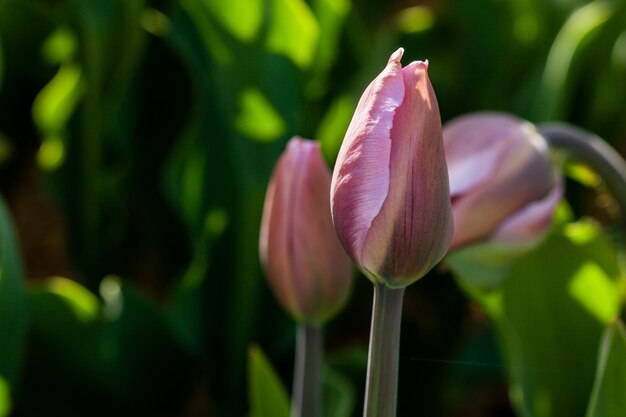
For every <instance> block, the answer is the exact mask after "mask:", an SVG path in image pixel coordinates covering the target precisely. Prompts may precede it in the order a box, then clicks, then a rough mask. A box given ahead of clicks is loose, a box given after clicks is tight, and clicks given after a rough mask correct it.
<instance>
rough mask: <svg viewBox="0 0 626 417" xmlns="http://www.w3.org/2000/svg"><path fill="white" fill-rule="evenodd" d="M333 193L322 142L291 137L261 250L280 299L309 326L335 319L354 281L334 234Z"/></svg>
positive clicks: (268, 204)
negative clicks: (331, 202) (330, 192)
mask: <svg viewBox="0 0 626 417" xmlns="http://www.w3.org/2000/svg"><path fill="white" fill-rule="evenodd" d="M329 191H330V170H329V169H328V166H327V165H326V162H325V161H324V159H323V158H322V155H321V152H320V149H319V143H317V142H314V141H310V140H305V139H301V138H298V137H295V138H293V139H292V140H291V141H289V144H288V145H287V149H286V151H285V152H284V153H283V154H282V155H281V157H280V158H279V160H278V162H277V164H276V168H275V169H274V173H273V174H272V179H271V181H270V184H269V186H268V191H267V194H266V198H265V205H264V208H263V219H262V222H261V232H260V242H259V249H260V255H261V260H262V262H263V265H264V267H265V269H266V271H267V276H268V279H269V281H270V283H271V284H272V288H273V289H274V291H275V293H276V296H277V298H278V300H279V301H280V302H281V304H282V305H283V307H284V308H285V309H286V310H287V311H288V312H290V313H291V314H292V315H293V316H294V317H295V318H296V319H298V320H301V321H306V322H310V323H321V322H323V321H325V320H326V319H328V318H329V317H330V316H332V315H334V314H335V313H336V312H337V311H338V310H339V309H340V308H341V307H342V306H343V304H344V303H345V301H346V300H347V297H348V295H349V292H350V286H351V281H352V280H351V275H352V265H351V263H350V259H349V258H348V257H347V256H346V254H345V252H344V251H343V249H342V247H341V244H340V242H339V240H338V239H337V236H336V234H335V231H334V229H333V225H332V220H331V216H330V210H329V207H328V199H329ZM323 202H326V204H321V205H320V203H323Z"/></svg>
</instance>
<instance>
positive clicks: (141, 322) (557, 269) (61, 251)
mask: <svg viewBox="0 0 626 417" xmlns="http://www.w3.org/2000/svg"><path fill="white" fill-rule="evenodd" d="M625 22H626V2H624V1H620V0H614V1H611V0H595V1H591V2H588V1H582V0H551V1H545V0H507V1H505V0H428V1H417V0H409V1H404V0H402V1H401V0H393V1H388V2H377V1H374V0H229V1H218V0H180V1H177V0H90V1H84V0H0V191H2V194H3V196H4V198H5V199H6V200H7V202H8V205H9V207H10V209H11V212H12V217H13V219H14V222H15V228H16V230H17V235H18V236H19V238H18V239H17V240H16V239H15V237H14V236H13V232H12V231H11V230H12V227H11V226H10V224H11V220H10V219H9V214H8V213H4V210H3V209H2V210H0V260H1V262H0V415H5V414H6V413H7V412H8V410H9V409H10V408H12V409H13V410H14V413H15V415H17V416H39V415H50V416H55V415H63V416H74V415H76V416H78V415H81V416H82V415H111V414H115V415H120V416H125V415H138V414H139V415H164V416H165V415H168V416H187V415H209V416H213V415H218V416H243V415H247V413H253V415H254V412H255V411H254V410H252V409H251V408H250V407H252V406H253V405H254V404H250V403H249V402H248V401H247V400H246V398H248V396H247V395H246V387H247V382H248V381H247V377H246V375H247V373H246V369H247V357H248V349H249V346H250V344H251V343H253V342H254V343H257V344H258V345H259V346H261V347H262V349H263V351H265V352H266V354H267V355H268V358H269V362H271V363H272V364H273V365H274V366H275V367H276V370H277V372H278V373H277V375H278V377H279V378H280V379H281V380H282V383H283V384H284V385H285V386H289V382H290V378H291V366H292V359H293V344H294V341H293V336H294V329H293V323H292V322H291V321H290V320H289V319H288V317H287V316H286V315H285V314H284V313H282V312H281V311H280V309H279V307H278V306H277V304H276V303H275V301H274V300H273V298H272V297H271V295H270V293H269V290H268V288H267V286H266V284H265V281H264V278H263V274H262V272H261V271H260V268H259V263H258V250H257V242H258V229H259V222H260V216H261V209H262V201H263V196H264V193H265V187H266V185H267V181H268V178H269V176H270V174H271V170H272V167H273V165H274V162H275V160H276V158H277V156H278V154H279V153H280V152H281V151H282V149H283V147H284V144H285V142H286V140H287V139H288V138H290V137H291V136H293V135H301V136H303V137H309V138H318V139H320V140H321V142H322V147H323V150H324V154H325V156H326V157H327V159H328V161H329V162H332V161H333V160H334V158H335V156H336V154H337V151H338V149H339V146H340V144H341V140H342V138H343V134H344V132H345V130H346V127H347V125H348V123H349V121H350V118H351V116H352V112H353V109H354V107H355V105H356V102H357V100H358V98H359V96H360V94H361V93H362V91H363V89H364V87H365V86H366V85H367V83H368V82H369V81H370V80H371V79H372V78H373V77H374V76H375V75H376V74H377V73H378V72H379V71H380V69H381V68H382V67H383V65H384V63H385V62H386V61H387V58H388V56H389V54H390V53H391V52H392V51H393V50H394V49H395V48H397V47H399V46H403V47H404V48H405V50H406V53H405V56H406V58H407V60H413V59H429V61H430V67H429V68H430V77H431V80H432V83H433V85H434V88H435V91H436V92H437V96H438V101H439V106H440V109H441V113H442V120H443V121H444V122H445V121H446V120H449V119H450V118H452V117H453V116H456V115H458V114H462V113H466V112H470V111H477V110H485V109H490V110H499V111H507V112H512V113H515V114H517V115H519V116H521V117H525V118H528V119H529V120H531V121H533V122H539V121H544V120H552V119H560V120H565V121H569V122H572V123H574V124H577V125H580V126H582V127H584V128H586V129H588V130H590V131H593V132H595V133H597V134H599V135H601V136H602V137H604V138H605V139H606V140H607V141H609V142H610V143H611V144H612V145H613V146H614V147H616V148H617V149H618V150H620V151H621V152H622V153H623V152H624V151H625V150H626V141H625V140H624V138H625V137H626V118H624V117H623V109H624V108H626V23H625ZM568 185H569V189H568V199H569V201H570V203H571V205H572V207H573V209H574V212H575V213H576V215H577V216H578V215H581V214H591V215H594V216H596V217H598V218H599V219H600V220H601V221H602V222H604V223H605V224H609V223H610V222H609V221H607V219H609V220H610V219H611V216H613V215H614V213H612V212H611V210H610V209H611V207H612V206H611V202H610V199H607V198H606V196H605V195H604V194H602V192H601V193H600V195H599V197H598V198H596V194H595V193H593V192H590V191H589V190H588V189H586V188H584V187H583V186H581V185H579V184H578V183H576V182H571V184H568ZM600 186H601V185H600ZM600 191H601V190H600ZM607 208H608V209H607ZM586 224H587V223H583V224H582V225H581V226H575V225H574V226H564V227H563V229H562V231H561V232H555V235H554V236H553V237H552V238H551V240H549V241H548V242H547V243H546V244H545V247H544V248H542V249H540V250H539V251H538V252H536V253H535V254H534V255H533V256H532V257H529V258H528V259H526V260H524V261H520V263H519V264H515V265H513V266H508V265H507V266H506V269H507V270H508V271H509V272H510V273H511V274H512V277H509V278H510V279H507V278H505V279H504V280H503V281H502V283H500V284H499V285H502V287H501V289H499V290H494V291H496V292H497V293H500V294H502V295H501V297H504V298H501V299H500V301H498V302H499V303H500V307H498V308H499V309H498V308H496V307H495V306H494V305H493V304H489V303H488V302H486V300H485V299H483V298H484V297H483V296H482V295H480V296H479V295H477V293H476V292H475V291H473V290H471V289H470V288H468V286H465V288H464V290H465V291H467V292H468V293H469V294H470V297H467V296H466V295H464V293H463V292H462V291H461V290H460V289H459V286H457V285H456V284H455V282H454V280H453V279H451V276H450V274H448V273H446V272H444V271H438V272H437V271H435V272H433V273H432V274H431V277H427V278H426V279H425V280H423V282H422V281H420V283H418V284H417V285H415V286H413V287H411V288H410V289H409V290H407V295H406V302H405V311H404V315H405V318H404V323H403V329H402V332H403V336H402V340H403V344H402V350H401V362H400V366H401V375H400V398H399V413H400V414H399V415H400V416H404V415H416V411H415V410H417V409H419V410H420V411H419V412H420V413H421V415H442V416H451V417H453V416H461V415H462V416H473V415H480V416H496V415H512V414H511V413H513V411H512V409H513V408H514V409H516V410H517V411H516V412H517V413H518V415H520V416H527V415H533V416H544V415H553V416H557V417H560V416H562V415H568V416H581V417H582V416H583V415H584V410H585V409H586V407H587V404H588V399H589V396H590V395H591V391H593V396H594V398H595V400H594V401H595V402H594V404H595V405H593V410H591V408H590V410H591V411H589V413H594V414H589V415H593V416H594V417H595V416H605V415H611V414H605V413H604V411H602V410H603V408H602V405H599V404H600V403H599V402H601V401H602V398H605V397H610V395H612V394H611V391H610V390H611V388H610V387H611V386H615V385H616V382H615V381H619V378H620V377H621V376H623V373H621V374H619V373H618V374H612V373H610V372H601V371H600V370H599V369H601V368H602V366H608V365H602V364H606V363H614V362H615V361H617V362H619V360H618V359H615V358H616V357H617V358H620V357H623V356H624V354H623V349H622V348H621V347H619V346H620V345H619V344H617V345H616V343H618V342H614V341H619V340H622V339H619V335H620V334H623V329H621V328H620V325H612V326H610V327H609V330H606V332H608V333H607V334H609V336H605V339H604V340H605V342H604V345H603V347H602V349H601V352H602V353H601V356H600V357H599V359H600V361H599V362H597V361H596V359H598V353H597V352H598V351H599V349H600V343H601V339H602V334H603V333H604V332H605V330H604V329H605V327H606V326H607V323H608V321H609V318H612V317H613V316H615V315H616V314H617V311H618V310H619V309H620V307H621V305H623V298H622V303H621V304H620V303H619V301H616V300H617V298H616V297H618V296H619V294H620V293H622V294H623V289H624V285H623V284H619V282H620V280H621V281H623V272H621V269H618V267H619V265H617V263H616V261H615V260H610V262H609V261H606V258H607V257H613V256H614V254H615V249H614V248H613V246H614V244H613V243H611V242H608V241H605V240H604V238H602V237H601V236H600V235H601V234H602V233H603V232H601V231H599V230H598V229H596V228H595V227H591V226H588V225H586ZM577 227H578V228H583V229H584V230H586V231H585V232H584V233H583V232H580V233H582V234H583V235H584V236H583V237H585V236H586V237H585V239H588V240H585V239H583V238H582V237H580V236H579V237H580V239H582V240H580V239H579V240H576V236H573V235H571V234H569V232H567V231H568V230H569V231H570V232H571V230H577V229H576V228H577ZM585 228H587V229H585ZM589 228H591V229H589ZM590 241H593V242H596V241H597V242H600V241H601V242H604V243H598V245H599V246H596V244H595V243H593V244H592V243H589V242H590ZM584 245H591V246H590V247H589V248H587V249H581V247H582V246H584ZM598 248H603V249H598ZM568 251H574V252H575V253H576V254H577V256H576V259H569V257H568V258H567V259H564V258H563V256H564V255H561V254H563V253H569V252H568ZM20 253H21V257H22V258H23V260H24V266H25V268H24V270H25V273H24V275H25V280H26V283H27V284H28V285H27V288H26V291H25V293H24V290H23V280H22V272H21V261H20V255H19V254H20ZM570 256H571V255H570ZM598 257H599V258H602V259H604V260H602V261H600V260H598ZM568 259H569V260H568ZM605 261H606V262H605ZM598 262H599V263H598ZM607 262H608V263H610V267H607V266H606V265H607ZM598 265H600V266H598ZM453 266H454V264H453ZM509 268H511V270H509ZM607 268H608V269H607ZM511 271H512V272H511ZM457 272H458V271H457ZM475 278H479V277H478V276H476V277H475ZM70 279H71V280H70ZM368 284H369V283H368V282H367V280H365V279H363V278H362V277H360V278H359V279H358V280H357V285H356V287H355V293H354V297H353V300H352V301H351V303H350V304H349V306H348V308H347V310H346V312H345V313H344V314H342V315H341V316H340V317H339V318H338V319H337V320H335V321H334V322H333V323H331V324H330V325H329V327H328V329H327V335H326V339H327V347H328V352H327V356H328V362H329V364H330V365H329V366H330V367H331V369H329V371H328V372H327V373H328V374H329V375H336V378H333V377H330V379H329V381H330V382H327V388H326V389H327V392H328V394H327V397H328V398H330V399H329V402H328V404H327V406H328V407H331V409H333V410H338V411H336V413H337V415H338V416H347V415H350V410H352V414H351V415H353V416H356V415H360V413H361V410H360V408H359V407H360V404H361V400H362V393H363V386H362V384H363V380H364V375H365V366H366V355H365V354H364V352H365V351H366V347H367V336H368V330H369V317H370V316H369V315H370V311H369V307H370V303H371V299H370V298H371V292H370V291H371V288H370V286H369V285H368ZM620 285H621V286H620ZM476 300H477V301H478V302H479V305H482V307H481V308H480V309H478V308H477V307H476V304H475V301H476ZM531 306H532V307H531ZM26 311H27V313H26ZM570 313H571V315H573V316H571V317H570ZM572 317H577V319H576V320H574V319H573V318H572ZM511 323H514V324H515V326H512V325H511ZM542 326H545V327H542ZM540 329H543V330H542V331H539V330H540ZM620 329H621V330H620ZM620 331H622V333H619V332H620ZM512 332H515V334H513V333H512ZM561 332H564V333H561ZM609 339H610V340H609ZM606 340H609V341H608V342H607V341H606ZM496 341H500V342H501V343H502V346H503V349H502V359H501V358H500V355H499V353H498V349H496V348H495V344H496ZM572 343H577V345H576V346H573V345H572ZM609 345H610V346H609ZM614 345H615V347H614ZM520 346H522V347H523V351H522V352H521V353H520V352H519V351H517V350H516V348H519V347H520ZM607 346H609V347H607ZM255 349H256V348H255ZM255 349H253V350H252V351H251V352H252V353H251V355H252V359H253V360H252V362H251V363H252V365H250V366H252V369H256V372H257V374H258V375H267V374H268V373H270V372H273V371H268V370H267V366H266V365H268V366H269V364H266V363H265V362H263V361H265V360H264V359H262V358H263V357H262V356H261V353H260V351H259V350H255ZM255 352H256V353H255ZM607 352H610V353H607ZM620 352H622V353H620ZM561 353H563V354H561ZM526 355H530V359H528V357H527V356H526ZM578 361H580V363H579V362H578ZM598 363H599V364H600V365H598ZM555 367H556V368H558V369H557V370H556V371H554V372H553V371H551V370H552V369H554V368H555ZM270 368H271V367H270ZM611 369H613V368H611ZM596 375H598V376H596ZM507 377H508V378H509V382H508V384H507V382H506V381H507ZM594 380H595V382H594ZM563 381H564V382H563ZM251 383H253V382H251ZM617 385H619V384H617ZM507 386H508V387H510V389H511V399H512V405H511V404H510V403H509V400H508V399H507V392H506V391H507V388H506V387H507ZM592 386H593V387H594V388H592ZM607 386H608V387H609V388H606V387H607ZM622 386H624V384H622ZM266 388H268V387H266ZM333 393H334V394H333ZM565 395H571V396H572V397H571V400H568V399H564V398H566V397H564V396H565ZM546 398H548V399H546ZM546 404H548V405H547V406H546ZM590 407H591V406H590ZM557 409H558V410H567V412H565V411H562V412H561V411H559V412H558V413H557V412H556V411H554V410H557ZM546 410H547V411H546ZM507 413H508V414H507ZM275 415H277V414H275ZM613 415H615V414H613Z"/></svg>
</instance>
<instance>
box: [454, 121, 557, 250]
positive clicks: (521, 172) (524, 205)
mask: <svg viewBox="0 0 626 417" xmlns="http://www.w3.org/2000/svg"><path fill="white" fill-rule="evenodd" d="M443 138H444V145H445V150H446V158H447V160H448V171H449V174H450V197H451V199H452V211H453V214H454V224H455V228H454V236H453V238H452V244H451V246H450V250H453V249H458V248H461V247H465V246H467V245H470V244H476V243H481V242H482V243H485V242H490V243H494V244H497V245H498V246H500V247H504V248H522V249H523V248H528V247H532V246H533V245H535V244H536V243H537V242H538V241H539V240H540V239H541V238H542V237H543V235H544V234H545V233H546V232H547V230H548V229H549V228H550V225H551V223H552V215H553V213H554V208H555V207H556V204H557V203H558V202H559V200H560V198H561V196H562V194H563V190H562V183H561V180H560V178H559V177H558V176H557V174H556V171H555V169H554V167H553V165H552V163H551V160H550V154H549V151H548V146H547V143H546V141H545V140H544V138H543V137H542V136H541V135H539V133H538V132H537V130H536V129H535V127H534V126H533V125H532V124H531V123H529V122H526V121H524V120H521V119H518V118H516V117H513V116H509V115H506V114H498V113H475V114H471V115H467V116H462V117H459V118H457V119H454V120H452V121H450V122H448V123H447V124H446V125H445V127H444V131H443Z"/></svg>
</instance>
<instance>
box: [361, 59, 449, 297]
mask: <svg viewBox="0 0 626 417" xmlns="http://www.w3.org/2000/svg"><path fill="white" fill-rule="evenodd" d="M427 68H428V64H427V63H426V62H413V63H411V64H409V65H407V66H406V67H405V68H404V69H403V80H404V88H405V95H404V101H403V102H402V105H401V106H400V107H399V108H398V110H397V111H396V117H395V119H394V125H393V129H392V131H391V161H390V164H389V165H390V185H389V193H388V196H387V199H386V200H385V202H384V204H383V206H382V208H381V210H380V213H379V214H378V216H377V217H376V218H375V219H374V221H373V223H372V226H371V229H370V231H369V233H368V235H367V239H366V244H365V247H364V254H363V259H364V264H363V268H364V269H365V270H369V271H376V274H377V275H379V276H380V277H382V278H384V279H385V283H386V284H387V285H391V286H396V285H398V286H404V285H408V284H410V283H411V282H413V281H415V280H417V279H418V278H420V277H422V276H423V275H424V274H426V272H428V271H429V270H430V269H431V268H432V267H433V266H434V265H435V264H436V263H437V262H438V261H439V260H441V258H442V257H443V256H444V255H445V253H446V251H447V249H448V245H449V243H450V238H451V235H452V212H451V206H450V198H449V192H448V173H447V168H446V162H445V154H444V147H443V139H442V131H441V120H440V117H439V108H438V105H437V99H436V97H435V93H434V91H433V89H432V86H431V84H430V81H429V80H428V73H427Z"/></svg>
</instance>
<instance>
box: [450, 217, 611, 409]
mask: <svg viewBox="0 0 626 417" xmlns="http://www.w3.org/2000/svg"><path fill="white" fill-rule="evenodd" d="M452 268H453V269H454V271H455V272H456V273H457V274H458V276H459V278H460V282H461V283H462V285H463V286H464V287H465V289H466V290H468V292H469V293H470V295H471V296H472V297H474V298H475V299H476V300H477V301H478V302H479V303H481V304H482V305H483V307H484V308H485V310H486V311H487V313H488V314H489V316H490V318H491V319H492V320H493V322H494V325H495V327H496V329H497V332H498V334H499V337H500V348H501V350H502V351H503V354H504V357H505V359H506V361H507V369H508V373H509V381H510V387H511V388H510V395H511V399H512V402H513V404H514V405H515V407H516V408H517V411H518V414H519V415H520V416H523V417H529V416H533V417H552V416H565V415H567V416H581V415H582V411H581V410H585V408H586V407H587V400H588V398H589V395H590V393H591V388H592V385H593V380H594V374H595V365H596V363H595V358H596V354H597V346H598V343H599V340H600V338H601V335H602V333H603V332H604V328H605V326H606V325H607V324H608V323H609V322H610V321H611V320H613V319H614V318H615V317H616V316H617V314H618V313H619V308H620V295H619V286H618V282H619V280H620V279H621V276H620V269H619V264H618V256H617V253H616V251H615V248H614V247H612V245H611V244H610V243H609V242H608V241H607V240H606V239H605V238H604V237H603V235H602V232H601V230H600V229H599V228H598V227H597V226H596V225H595V224H593V223H590V222H579V223H571V224H567V225H565V226H564V227H560V228H558V229H557V230H556V231H555V232H554V233H552V234H551V235H550V236H549V237H548V238H547V239H546V241H545V242H544V243H543V244H542V245H541V246H540V247H539V248H537V249H536V250H535V251H534V252H532V253H530V254H528V256H526V257H524V258H520V259H517V260H515V261H512V262H511V264H510V269H509V272H508V273H507V274H506V276H505V277H504V278H503V283H502V285H501V287H499V288H496V289H488V290H486V289H484V288H482V287H481V286H479V285H476V284H477V283H478V282H480V280H476V279H475V278H474V277H471V276H470V274H473V273H477V270H476V269H475V268H466V267H465V265H463V264H452Z"/></svg>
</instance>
